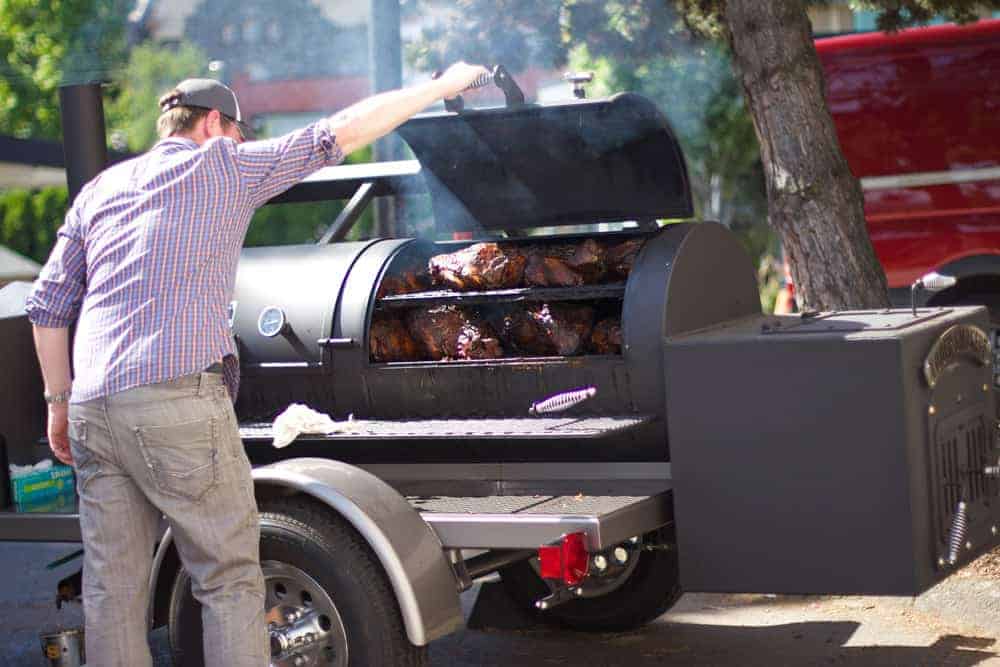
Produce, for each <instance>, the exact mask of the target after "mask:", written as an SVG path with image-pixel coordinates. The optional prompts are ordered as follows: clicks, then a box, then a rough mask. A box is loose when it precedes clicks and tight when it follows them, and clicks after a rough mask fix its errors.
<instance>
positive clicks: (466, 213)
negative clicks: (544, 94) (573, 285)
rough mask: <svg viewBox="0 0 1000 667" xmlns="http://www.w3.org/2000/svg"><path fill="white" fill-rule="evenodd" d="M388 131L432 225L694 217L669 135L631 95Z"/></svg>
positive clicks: (662, 120) (422, 120) (424, 120)
mask: <svg viewBox="0 0 1000 667" xmlns="http://www.w3.org/2000/svg"><path fill="white" fill-rule="evenodd" d="M397 131H398V132H399V134H400V135H401V136H402V137H403V139H404V140H405V141H406V142H407V143H408V144H409V145H410V148H412V149H413V152H414V154H415V155H416V157H417V159H418V160H419V161H420V163H421V166H422V172H423V174H424V178H425V180H426V183H427V188H428V190H429V191H430V194H431V197H432V201H433V206H434V214H435V220H436V224H437V227H438V230H439V231H466V230H469V231H475V230H479V229H483V228H486V229H518V228H528V227H542V226H550V225H570V224H585V223H594V222H611V221H621V220H641V219H653V218H689V217H691V216H692V215H693V211H692V206H691V192H690V189H689V186H688V178H687V169H686V167H685V164H684V156H683V154H682V153H681V149H680V146H679V145H678V143H677V139H676V138H675V137H674V134H673V132H672V131H671V129H670V126H669V125H668V123H667V119H666V117H665V116H664V115H663V114H662V113H661V112H660V111H659V110H658V109H657V108H656V106H655V105H654V104H653V103H652V102H650V101H649V100H648V99H646V98H644V97H642V96H640V95H636V94H632V93H623V94H619V95H615V96H614V97H611V98H607V99H595V100H575V101H573V102H570V103H565V104H558V105H534V104H529V105H518V106H515V107H509V108H497V109H477V110H468V111H463V112H460V113H450V112H444V113H432V114H423V115H420V116H417V117H415V118H412V119H411V120H409V121H408V122H407V123H405V124H404V125H402V126H401V127H400V128H399V129H398V130H397Z"/></svg>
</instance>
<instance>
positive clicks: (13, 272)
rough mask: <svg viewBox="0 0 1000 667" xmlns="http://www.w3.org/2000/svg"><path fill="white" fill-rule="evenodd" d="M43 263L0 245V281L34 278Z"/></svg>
mask: <svg viewBox="0 0 1000 667" xmlns="http://www.w3.org/2000/svg"><path fill="white" fill-rule="evenodd" d="M41 270H42V265H41V264H39V263H38V262H36V261H34V260H31V259H28V258H27V257H25V256H23V255H20V254H18V253H16V252H14V251H13V250H11V249H10V248H7V247H5V246H2V245H0V283H2V282H7V281H10V280H32V279H34V278H35V277H36V276H37V275H38V272H39V271H41Z"/></svg>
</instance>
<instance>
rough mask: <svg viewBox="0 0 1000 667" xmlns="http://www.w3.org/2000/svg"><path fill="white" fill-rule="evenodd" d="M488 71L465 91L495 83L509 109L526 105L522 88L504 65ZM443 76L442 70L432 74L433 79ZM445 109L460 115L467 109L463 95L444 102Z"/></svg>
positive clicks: (490, 68)
mask: <svg viewBox="0 0 1000 667" xmlns="http://www.w3.org/2000/svg"><path fill="white" fill-rule="evenodd" d="M487 69H488V70H489V71H488V72H485V73H484V74H483V75H482V76H480V77H479V78H477V79H476V80H475V81H473V82H472V85H470V86H469V87H468V88H466V89H465V90H475V89H477V88H482V87H483V86H488V85H489V84H490V83H495V84H496V86H497V88H499V89H500V90H502V91H503V96H504V101H505V102H506V104H507V106H508V107H512V106H517V105H519V104H524V92H522V91H521V88H520V86H518V85H517V82H516V81H514V79H513V78H511V76H510V73H509V72H508V71H507V69H506V68H505V67H504V66H503V65H493V66H492V67H487ZM441 74H442V72H441V70H438V71H436V72H434V73H433V74H431V78H432V79H436V78H438V77H439V76H441ZM444 108H445V109H447V110H448V111H451V112H453V113H459V112H460V111H462V110H463V109H464V108H465V100H464V99H463V98H462V96H461V95H456V96H455V97H453V98H451V99H450V100H445V101H444Z"/></svg>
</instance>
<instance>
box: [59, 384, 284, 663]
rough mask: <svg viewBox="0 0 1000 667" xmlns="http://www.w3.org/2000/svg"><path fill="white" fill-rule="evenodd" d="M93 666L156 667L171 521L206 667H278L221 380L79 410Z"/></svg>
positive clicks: (75, 443)
mask: <svg viewBox="0 0 1000 667" xmlns="http://www.w3.org/2000/svg"><path fill="white" fill-rule="evenodd" d="M69 434H70V444H71V448H72V452H73V460H74V463H75V466H76V470H77V482H78V489H79V494H80V529H81V531H82V534H83V545H84V558H83V569H84V572H83V607H84V614H85V617H86V624H87V625H86V641H87V647H86V648H87V661H88V664H91V665H100V667H116V666H121V667H145V666H147V665H150V664H151V662H152V660H151V657H150V651H149V645H148V643H147V641H146V635H147V632H148V627H147V609H148V605H149V592H148V583H149V574H150V568H151V566H152V560H153V546H154V543H155V542H156V540H157V539H159V537H160V536H159V535H158V534H157V528H158V525H159V522H160V518H161V516H163V517H166V520H167V522H168V523H169V525H170V527H171V529H172V533H173V536H174V543H175V544H176V545H177V550H178V552H179V553H180V557H181V561H182V563H183V564H184V567H185V569H186V570H187V571H188V572H189V573H190V574H191V579H192V591H193V593H194V596H195V597H196V598H197V599H198V601H199V602H201V604H202V620H203V625H204V633H205V641H204V646H205V664H206V665H213V666H214V665H219V666H220V667H221V666H225V667H228V666H239V667H242V666H243V665H248V666H249V665H252V666H253V667H259V666H261V665H266V664H268V660H269V655H270V653H269V647H268V642H267V635H266V630H265V624H264V579H263V576H262V575H261V571H260V556H259V540H260V528H259V526H258V516H257V504H256V502H255V500H254V495H253V483H252V480H251V477H250V463H249V461H248V460H247V457H246V453H245V452H244V451H243V444H242V442H241V440H240V437H239V431H238V429H237V424H236V415H235V414H234V412H233V407H232V403H231V402H230V400H229V395H228V394H227V392H226V388H225V386H224V385H223V383H222V376H221V375H219V374H217V373H200V374H197V375H189V376H187V377H183V378H179V379H177V380H172V381H169V382H164V383H161V384H155V385H149V386H145V387H138V388H136V389H131V390H128V391H123V392H121V393H117V394H112V395H111V396H107V397H105V398H100V399H96V400H93V401H88V402H86V403H80V404H71V405H70V409H69Z"/></svg>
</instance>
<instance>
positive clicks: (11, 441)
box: [0, 282, 46, 504]
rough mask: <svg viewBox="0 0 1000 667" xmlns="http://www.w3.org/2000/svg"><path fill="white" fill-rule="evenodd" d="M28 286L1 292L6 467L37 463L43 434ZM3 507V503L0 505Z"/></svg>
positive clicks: (0, 395) (0, 474) (1, 494)
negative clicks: (27, 304)
mask: <svg viewBox="0 0 1000 667" xmlns="http://www.w3.org/2000/svg"><path fill="white" fill-rule="evenodd" d="M30 291H31V283H25V282H17V283H11V284H9V285H7V286H5V287H4V288H3V289H0V369H3V373H2V377H0V406H3V407H2V409H0V441H2V442H3V445H4V449H5V450H6V459H7V462H9V463H17V464H20V465H25V464H29V463H36V461H35V454H34V452H33V449H34V446H35V443H37V442H38V439H39V438H40V437H41V436H42V435H43V434H44V432H45V420H46V410H45V403H44V401H42V389H43V385H42V373H41V370H40V369H39V367H38V358H37V357H36V356H35V346H34V342H33V341H32V337H31V322H29V321H28V316H27V314H25V312H24V301H25V299H26V298H27V296H28V294H29V293H30ZM3 458H4V457H3V456H0V459H3ZM0 464H3V466H2V469H0V500H6V499H7V496H8V493H9V488H10V484H9V479H8V472H7V465H6V464H5V463H4V462H3V461H2V460H0ZM0 504H6V503H0Z"/></svg>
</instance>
